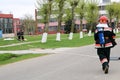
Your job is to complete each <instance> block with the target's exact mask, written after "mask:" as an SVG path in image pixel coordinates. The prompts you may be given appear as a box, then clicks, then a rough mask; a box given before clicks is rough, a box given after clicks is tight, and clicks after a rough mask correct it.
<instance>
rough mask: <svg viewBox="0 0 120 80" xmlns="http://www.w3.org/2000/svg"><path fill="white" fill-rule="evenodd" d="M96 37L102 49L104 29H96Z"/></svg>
mask: <svg viewBox="0 0 120 80" xmlns="http://www.w3.org/2000/svg"><path fill="white" fill-rule="evenodd" d="M97 30H98V37H99V42H100V45H101V46H102V47H104V44H105V39H104V28H102V27H98V28H97Z"/></svg>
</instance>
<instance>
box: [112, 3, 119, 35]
mask: <svg viewBox="0 0 120 80" xmlns="http://www.w3.org/2000/svg"><path fill="white" fill-rule="evenodd" d="M113 7H114V17H115V18H116V26H115V29H116V33H118V24H119V19H120V15H119V14H120V3H113Z"/></svg>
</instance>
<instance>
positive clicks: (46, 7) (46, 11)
mask: <svg viewBox="0 0 120 80" xmlns="http://www.w3.org/2000/svg"><path fill="white" fill-rule="evenodd" d="M52 1H53V0H44V3H43V4H42V8H41V4H40V3H41V0H38V1H37V4H38V10H42V11H43V14H42V15H43V17H44V19H45V20H44V23H45V28H44V33H43V36H42V40H41V42H42V43H46V42H47V34H48V33H47V32H48V27H49V21H50V15H51V6H52Z"/></svg>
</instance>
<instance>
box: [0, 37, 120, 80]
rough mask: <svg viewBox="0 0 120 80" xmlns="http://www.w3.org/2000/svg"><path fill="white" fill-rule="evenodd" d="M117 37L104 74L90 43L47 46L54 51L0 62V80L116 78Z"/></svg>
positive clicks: (119, 75)
mask: <svg viewBox="0 0 120 80" xmlns="http://www.w3.org/2000/svg"><path fill="white" fill-rule="evenodd" d="M119 42H120V39H118V40H117V43H118V45H117V46H116V47H115V48H113V49H112V50H111V58H112V60H111V61H110V70H109V73H108V74H104V72H103V71H102V69H101V63H100V61H99V59H98V56H97V54H96V49H95V48H94V45H89V46H84V47H76V48H67V49H64V48H61V49H58V50H57V49H55V50H48V52H51V53H54V54H50V55H47V56H43V57H38V58H33V59H28V60H24V61H20V62H16V63H12V64H8V65H4V66H0V80H120V61H119V60H113V58H116V57H119V56H120V53H119V52H120V43H119Z"/></svg>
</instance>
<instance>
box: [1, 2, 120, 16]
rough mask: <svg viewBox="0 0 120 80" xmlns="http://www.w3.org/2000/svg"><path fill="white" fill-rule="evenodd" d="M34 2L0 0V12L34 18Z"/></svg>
mask: <svg viewBox="0 0 120 80" xmlns="http://www.w3.org/2000/svg"><path fill="white" fill-rule="evenodd" d="M112 1H120V0H112ZM41 2H42V0H41ZM35 4H36V0H0V12H2V13H5V14H8V13H12V14H13V15H14V18H23V17H24V15H27V14H29V15H31V16H33V18H34V10H35V8H36V7H35Z"/></svg>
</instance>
